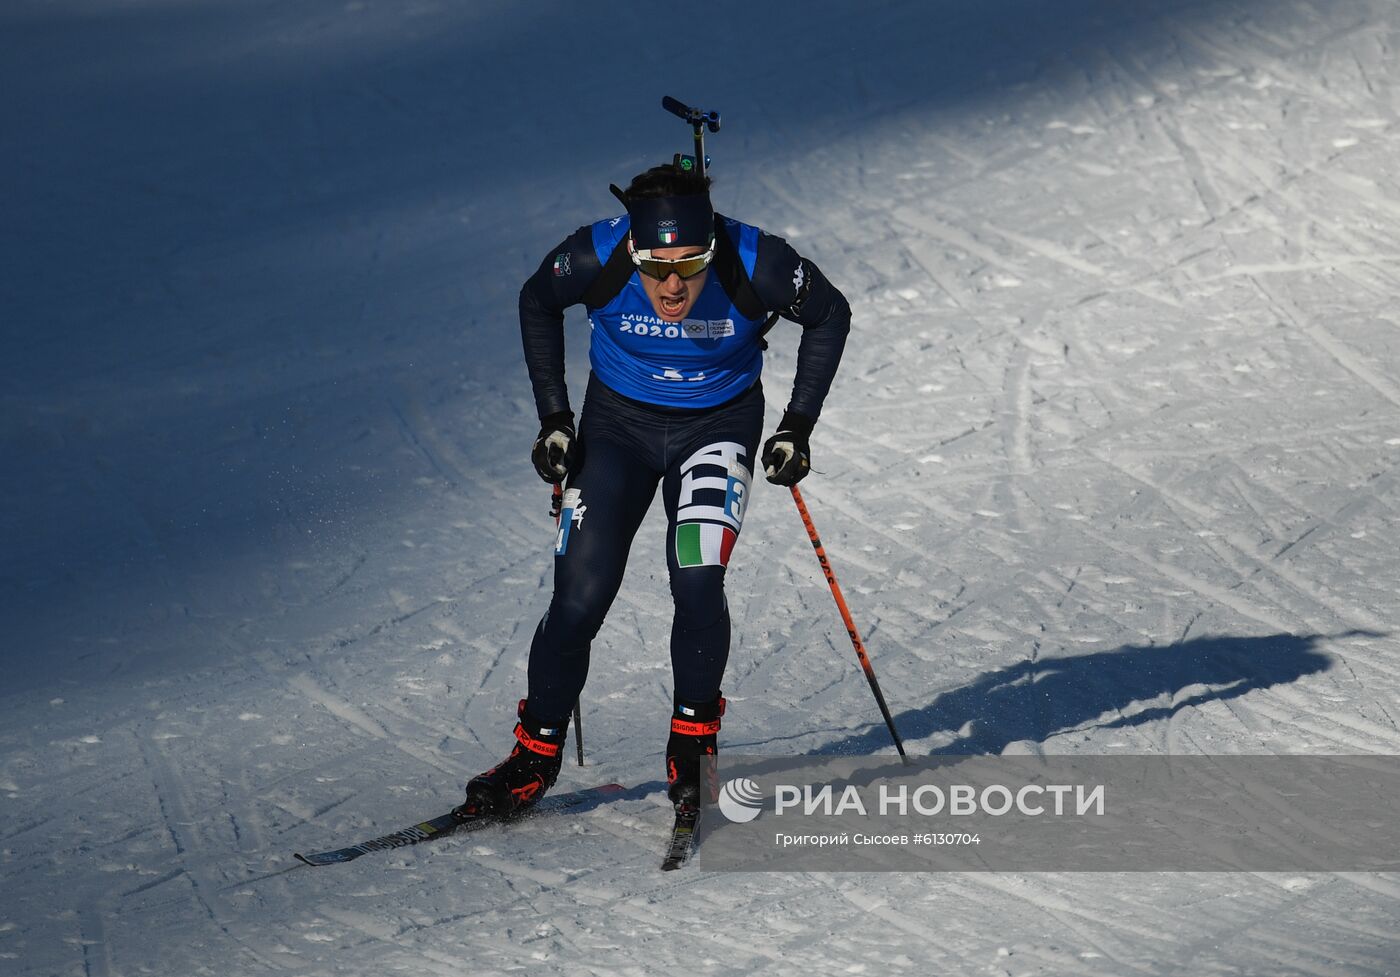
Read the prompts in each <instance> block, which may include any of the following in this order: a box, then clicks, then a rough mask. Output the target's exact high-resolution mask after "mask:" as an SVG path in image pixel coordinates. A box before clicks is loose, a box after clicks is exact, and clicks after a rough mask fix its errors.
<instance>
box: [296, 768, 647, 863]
mask: <svg viewBox="0 0 1400 977" xmlns="http://www.w3.org/2000/svg"><path fill="white" fill-rule="evenodd" d="M624 790H626V788H625V787H623V786H622V785H621V784H601V785H599V786H597V787H589V788H586V789H584V790H578V791H573V792H572V793H568V794H556V795H555V796H553V797H546V798H545V799H544V800H542V801H540V803H539V804H538V805H536V806H535V807H534V808H532V809H530V810H529V811H527V812H525V813H524V814H519V815H515V816H513V817H512V816H508V815H507V816H502V815H496V814H470V813H464V812H462V810H461V809H460V808H454V809H453V810H451V811H449V812H448V813H446V814H442V815H439V816H438V817H435V818H431V819H429V820H427V821H422V822H420V823H418V824H414V825H410V826H409V827H407V828H401V829H399V830H398V831H391V832H390V833H389V834H386V835H380V836H379V837H378V838H372V839H370V840H369V841H362V842H360V843H359V844H358V845H351V846H349V847H348V848H336V849H332V850H331V851H321V852H312V853H311V854H310V855H303V854H302V853H301V852H294V853H293V854H295V855H296V857H297V858H298V859H299V860H300V861H301V862H302V863H303V864H306V865H313V866H314V865H338V864H340V863H341V862H353V861H354V860H355V859H357V858H359V857H360V856H361V855H368V854H369V853H370V852H375V851H389V850H390V849H393V848H404V847H406V846H408V845H416V844H418V843H419V842H422V841H430V840H432V839H434V838H443V837H446V836H447V835H450V834H458V833H461V832H466V831H477V830H479V829H481V828H488V827H490V826H491V825H493V824H514V823H515V822H517V821H528V820H531V819H532V818H536V817H539V816H541V815H545V814H550V813H555V812H561V811H568V810H574V809H577V808H579V807H582V806H583V805H586V804H590V803H591V804H596V803H598V801H599V800H600V799H602V798H604V797H607V796H610V795H612V794H617V793H620V792H622V791H624Z"/></svg>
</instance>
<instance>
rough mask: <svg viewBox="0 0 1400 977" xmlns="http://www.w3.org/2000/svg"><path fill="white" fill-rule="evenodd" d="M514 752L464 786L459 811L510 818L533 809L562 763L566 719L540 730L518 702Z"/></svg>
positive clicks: (552, 781) (567, 726) (552, 782)
mask: <svg viewBox="0 0 1400 977" xmlns="http://www.w3.org/2000/svg"><path fill="white" fill-rule="evenodd" d="M516 711H517V712H518V713H519V715H520V721H519V722H518V723H516V724H515V738H516V740H517V741H518V742H517V743H516V744H515V748H514V749H512V750H511V751H510V756H508V757H506V758H505V759H504V760H503V761H501V762H500V763H499V764H497V765H496V766H494V767H492V768H491V769H490V770H488V771H486V772H485V773H483V774H481V775H480V776H477V777H473V778H472V779H471V781H470V782H469V783H468V784H467V800H466V803H464V804H463V805H462V806H461V807H460V808H458V810H459V811H462V812H464V813H468V814H486V815H491V816H493V817H513V816H515V815H517V814H523V813H524V812H525V811H527V810H529V809H530V808H531V807H533V806H534V805H535V804H536V803H537V802H538V801H539V799H540V798H541V797H543V796H544V794H545V791H547V790H549V788H551V787H553V786H554V781H555V780H556V779H557V778H558V776H559V768H560V767H561V766H563V763H564V737H565V736H566V735H567V734H568V732H569V721H568V719H567V718H566V719H565V720H564V721H563V722H562V723H561V724H559V725H558V726H544V725H542V724H541V723H540V722H539V721H538V720H536V719H535V718H534V717H533V716H531V715H530V713H529V712H528V711H527V710H526V708H525V700H524V699H521V700H520V705H519V707H518V708H517V710H516Z"/></svg>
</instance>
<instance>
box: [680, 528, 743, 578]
mask: <svg viewBox="0 0 1400 977" xmlns="http://www.w3.org/2000/svg"><path fill="white" fill-rule="evenodd" d="M738 538H739V536H738V534H737V533H735V532H734V530H732V529H730V528H729V527H728V526H720V525H717V524H715V523H711V522H685V523H681V524H680V525H679V526H677V527H676V562H677V563H678V564H680V565H681V566H683V567H727V566H729V554H730V553H732V552H734V541H735V540H737V539H738Z"/></svg>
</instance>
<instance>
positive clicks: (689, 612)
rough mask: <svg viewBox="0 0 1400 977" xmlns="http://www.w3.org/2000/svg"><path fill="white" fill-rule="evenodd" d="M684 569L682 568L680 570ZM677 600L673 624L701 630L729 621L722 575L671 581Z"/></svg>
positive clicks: (688, 629)
mask: <svg viewBox="0 0 1400 977" xmlns="http://www.w3.org/2000/svg"><path fill="white" fill-rule="evenodd" d="M682 572H684V571H682ZM671 596H672V597H673V598H674V599H675V603H676V626H677V627H680V628H683V629H685V630H687V631H700V630H703V629H705V628H710V627H714V626H715V625H716V624H720V623H722V622H725V621H728V620H729V604H728V602H727V601H726V600H725V597H724V578H723V577H715V578H714V579H713V580H711V581H705V582H702V581H699V580H695V579H690V580H686V579H682V580H679V581H678V580H674V579H673V580H672V581H671Z"/></svg>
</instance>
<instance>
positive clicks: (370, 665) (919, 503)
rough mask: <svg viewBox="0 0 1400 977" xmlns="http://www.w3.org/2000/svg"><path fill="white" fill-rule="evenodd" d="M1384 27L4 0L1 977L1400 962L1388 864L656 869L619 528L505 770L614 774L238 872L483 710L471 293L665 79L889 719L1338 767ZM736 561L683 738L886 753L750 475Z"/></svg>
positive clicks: (646, 742) (488, 582)
mask: <svg viewBox="0 0 1400 977" xmlns="http://www.w3.org/2000/svg"><path fill="white" fill-rule="evenodd" d="M1397 42H1400V10H1397V7H1396V5H1395V4H1394V3H1392V2H1383V0H1293V2H1262V0H1260V2H1243V0H1218V2H1216V0H1161V2H1153V3H1148V2H1137V3H1122V2H1110V0H1102V2H1094V0H1056V2H1047V0H1002V2H980V3H979V2H971V0H964V2H951V0H938V2H931V0H930V2H914V0H904V2H883V3H874V2H872V3H867V4H862V5H855V4H844V3H834V2H825V3H822V2H818V3H805V4H790V3H788V4H780V3H775V4H756V3H740V2H737V0H716V2H711V3H707V4H703V5H700V6H693V5H692V6H684V5H663V6H660V7H657V6H652V7H644V6H639V5H624V4H621V3H616V2H611V3H592V4H583V3H572V4H571V3H561V2H537V3H531V4H511V3H506V2H503V0H495V2H486V0H482V2H477V3H473V4H454V3H449V2H446V0H405V2H398V3H393V2H388V0H351V2H341V3H332V2H329V0H300V2H295V3H287V2H270V0H238V2H233V0H203V2H194V0H107V2H97V0H48V2H39V0H8V2H7V3H6V4H5V5H4V6H3V9H0V113H3V114H0V140H3V152H0V171H3V172H0V214H3V217H2V218H0V249H3V250H2V251H0V259H2V260H0V268H3V275H0V289H2V291H0V316H2V317H3V326H4V338H5V354H4V356H3V358H0V380H2V381H3V383H2V384H0V398H2V399H0V424H2V425H3V426H2V427H0V430H2V431H3V437H4V456H5V463H4V465H3V470H0V532H3V540H4V545H3V551H0V578H3V580H2V581H0V602H2V603H0V612H2V613H3V618H2V619H0V620H2V623H3V628H2V629H0V640H3V648H0V665H3V669H4V676H5V677H4V684H3V689H2V690H0V695H3V698H2V699H0V707H2V708H0V717H2V718H0V893H3V909H0V973H3V974H5V975H50V974H63V975H70V974H82V975H112V977H115V975H136V974H158V975H180V977H190V975H202V974H210V975H217V977H235V975H272V974H278V975H281V974H294V975H308V977H311V975H332V974H350V975H359V974H365V975H371V974H372V975H408V974H413V975H425V974H426V975H437V974H441V975H448V974H452V975H458V974H472V975H486V974H498V973H499V974H503V973H544V974H568V975H572V974H608V975H614V974H657V973H684V974H696V973H699V974H726V975H728V974H735V975H737V974H765V975H773V977H786V975H807V974H903V973H909V974H931V973H932V974H959V975H964V974H965V975H1021V974H1065V975H1069V974H1083V975H1105V977H1107V975H1113V977H1119V975H1134V974H1141V975H1158V974H1192V975H1200V974H1271V975H1292V974H1299V975H1303V974H1306V975H1328V977H1335V975H1355V974H1393V973H1397V972H1400V945H1397V939H1396V930H1397V924H1400V879H1397V878H1395V877H1393V876H1380V875H1325V874H1311V875H1299V876H1290V875H1276V874H1275V875H1268V874H1259V875H1250V874H1204V875H1192V874H1122V875H1078V874H1064V875H1036V874H944V875H830V874H809V875H732V874H731V875H721V874H716V873H707V872H705V871H704V866H703V854H702V858H701V860H700V862H699V863H697V864H696V865H694V866H692V867H690V868H688V869H687V870H685V871H682V872H676V873H668V874H664V875H663V874H661V873H659V872H658V871H657V870H656V866H657V862H658V858H659V852H660V850H661V848H662V847H663V844H664V836H665V833H666V829H667V822H668V820H669V819H668V816H667V811H666V807H665V802H664V798H663V796H662V793H661V786H662V785H661V782H660V781H661V769H660V767H661V764H660V758H659V755H658V754H659V751H660V750H661V748H662V746H663V743H664V737H665V724H666V719H667V715H668V708H669V707H668V702H669V691H670V685H669V671H668V669H669V666H668V664H667V655H666V650H665V649H666V639H667V629H668V624H669V619H668V598H667V592H666V581H665V572H664V563H663V560H662V557H661V534H662V528H663V523H662V521H661V520H660V519H659V518H656V516H657V514H656V513H653V518H652V519H650V521H649V522H648V523H647V524H646V525H645V526H644V527H643V530H642V533H641V535H640V536H639V539H638V543H637V546H636V548H635V552H634V559H633V563H632V567H631V569H630V571H629V574H628V577H627V580H626V582H625V584H624V587H623V592H622V594H621V596H620V597H619V599H618V602H617V604H616V606H615V608H614V610H613V612H612V614H611V617H610V618H609V620H608V623H607V625H606V626H605V628H604V630H603V633H602V634H601V636H600V637H599V639H598V641H597V643H596V645H595V649H594V667H593V674H592V681H591V683H590V685H589V687H588V690H587V692H586V696H585V734H586V740H587V745H588V747H589V751H590V757H591V760H590V766H588V767H586V768H584V769H579V768H577V767H575V766H573V765H572V764H569V765H566V766H565V768H564V774H563V778H562V783H561V787H560V789H561V790H563V789H566V788H570V787H578V786H584V785H589V784H593V783H598V782H602V781H607V780H614V779H615V780H618V781H621V782H623V783H625V784H627V785H629V787H631V788H632V789H631V790H630V791H629V792H628V793H627V794H625V795H624V796H623V797H622V798H620V799H618V800H616V801H612V802H610V803H606V804H602V805H600V806H598V807H597V808H596V809H594V810H591V811H587V812H584V813H580V814H577V815H569V816H567V817H562V818H557V819H554V820H552V821H540V822H536V823H535V824H533V825H530V826H529V827H528V828H527V827H525V826H521V828H520V829H519V830H512V831H505V830H494V831H490V832H486V833H482V834H477V835H473V836H471V837H470V838H464V839H461V840H447V841H444V842H441V843H438V844H434V845H430V846H424V847H422V848H415V849H407V850H403V851H398V852H391V853H385V854H380V855H375V856H373V857H370V858H366V859H363V860H361V861H359V862H357V863H355V864H354V865H353V866H338V867H333V868H326V869H316V870H312V869H298V870H297V871H294V872H288V873H286V874H274V873H278V872H279V871H280V870H281V869H284V868H287V867H288V866H290V865H292V864H293V863H292V862H291V860H290V853H291V852H292V851H293V850H295V849H306V848H317V847H326V846H330V845H334V844H338V843H344V842H349V841H353V840H359V839H360V838H362V837H364V836H366V835H371V834H375V833H378V832H380V831H384V830H391V829H393V828H397V827H400V826H402V825H403V824H404V823H406V822H411V821H413V820H416V819H419V818H422V817H426V816H429V815H432V814H436V813H439V812H440V811H441V810H444V809H446V808H447V807H449V806H451V805H452V804H454V803H456V800H457V797H458V795H459V791H460V786H461V784H462V783H463V782H464V780H465V779H466V778H467V777H469V776H470V775H471V774H473V773H475V772H477V771H478V770H480V769H482V768H483V767H484V766H486V765H488V764H490V763H492V762H494V761H495V760H497V759H499V757H500V756H501V755H503V754H504V752H505V750H506V748H507V746H508V744H509V729H510V722H511V711H512V708H513V704H514V702H515V700H516V699H517V698H518V697H519V696H520V695H521V694H523V690H524V666H525V651H526V647H527V644H528V638H529V636H530V633H531V631H532V630H533V628H534V626H535V623H536V621H537V619H538V617H539V615H540V614H541V612H542V611H543V609H544V607H545V606H546V604H547V601H548V594H549V574H550V559H549V551H548V546H549V542H550V540H551V539H552V529H551V525H550V522H549V519H548V517H547V515H546V508H547V496H548V492H547V490H546V489H545V488H544V487H543V486H542V485H541V483H539V482H538V480H537V479H536V478H535V476H534V475H533V473H532V471H531V469H530V466H529V463H528V459H527V457H526V455H527V447H528V443H529V440H530V438H531V437H532V435H533V433H534V430H535V419H534V413H533V403H532V401H531V398H530V393H529V388H528V383H527V381H526V377H525V372H524V368H523V364H522V362H521V356H520V352H519V348H518V334H517V329H516V321H515V295H516V291H517V289H518V287H519V284H520V282H521V281H522V280H523V279H524V278H525V276H526V275H527V274H528V273H529V272H530V271H531V270H533V268H534V267H535V265H536V264H537V263H538V261H539V260H540V258H541V257H542V256H543V255H544V254H545V253H546V252H547V251H548V249H549V248H550V247H551V246H552V245H553V244H554V243H555V242H556V241H558V240H559V239H560V238H562V237H563V236H564V235H565V234H566V233H567V232H569V231H571V230H572V229H573V228H574V227H576V226H578V225H580V224H583V223H586V222H589V221H591V220H594V219H597V218H599V217H602V216H607V215H609V214H611V213H613V212H614V211H615V209H616V205H615V203H614V202H613V201H612V199H611V197H610V196H609V195H608V193H607V190H606V187H607V184H608V183H609V182H610V181H618V182H622V181H625V180H626V179H627V178H628V177H629V176H630V175H631V174H632V173H633V172H636V171H637V170H639V169H641V168H643V167H645V166H646V165H649V164H651V163H654V162H656V161H659V160H661V159H665V158H667V157H668V156H669V154H670V153H671V152H674V151H678V150H683V149H685V148H686V145H687V140H688V136H687V133H686V131H685V129H684V127H683V126H681V125H680V124H679V123H678V122H677V121H676V120H675V119H673V118H671V117H669V116H667V115H665V114H664V113H662V112H661V111H660V109H659V108H658V107H657V102H658V100H659V98H660V96H661V95H662V94H668V93H669V94H674V95H676V96H678V97H680V98H682V99H686V100H689V101H693V102H698V103H701V104H702V105H703V106H705V107H711V106H713V107H716V108H719V109H721V110H722V111H723V113H724V129H723V130H722V132H721V133H720V134H718V135H717V136H714V137H711V140H710V150H711V153H712V154H713V156H714V157H715V161H716V164H715V165H716V175H717V177H718V179H719V183H718V185H717V188H716V193H715V196H716V199H717V202H718V205H719V206H720V207H721V209H723V210H724V211H726V212H728V213H731V214H734V215H736V216H739V217H742V218H743V219H746V220H749V221H753V222H755V223H759V224H761V225H763V226H765V227H767V228H769V229H770V230H772V231H774V232H776V233H780V234H784V235H786V236H787V237H789V238H790V239H791V240H792V242H793V243H794V244H795V245H796V246H797V247H798V248H799V249H800V250H802V251H803V252H804V253H806V254H808V255H809V256H811V257H812V258H814V259H815V260H816V261H817V262H818V263H819V264H820V265H821V266H822V267H823V269H824V270H825V271H826V272H827V274H828V275H829V277H831V278H832V279H833V280H834V281H836V282H837V283H838V284H839V285H840V286H841V287H842V288H843V289H844V290H845V291H846V293H847V295H848V296H849V297H850V298H851V301H852V305H853V307H854V309H855V322H854V333H853V337H852V341H851V343H850V346H849V348H848V351H847V355H846V360H845V363H844V364H843V368H842V372H841V375H840V377H839V378H838V382H837V385H836V388H835V390H834V391H833V393H832V395H831V397H830V399H829V401H828V406H827V410H826V413H825V414H824V416H823V419H822V423H821V424H820V426H819V427H818V430H817V433H816V435H815V440H814V461H815V463H816V465H817V467H818V469H819V470H820V474H818V475H816V476H814V477H812V478H811V479H809V480H808V481H807V482H806V483H804V490H805V492H806V495H807V499H808V503H809V505H810V506H811V508H812V510H813V515H814V518H815V519H816V521H817V524H818V528H819V529H820V531H821V532H822V534H823V537H824V539H825V542H826V544H827V548H828V551H829V552H830V554H831V557H832V560H833V562H834V564H835V567H836V570H837V573H838V574H839V576H840V578H841V581H842V583H843V585H844V587H845V590H846V594H847V597H848V599H849V601H850V603H851V605H852V608H853V611H854V613H855V615H856V618H857V621H858V623H859V624H860V626H861V628H862V630H863V632H864V634H865V636H866V639H867V643H868V645H869V647H870V649H871V653H872V656H873V659H874V662H875V666H876V668H877V670H878V673H879V676H880V679H881V681H882V683H883V685H884V688H885V691H886V694H887V696H888V698H889V699H890V702H891V706H892V708H893V710H894V712H895V713H896V716H897V719H898V722H899V724H900V726H901V728H902V730H903V731H904V734H905V736H906V737H907V739H908V740H909V742H910V746H911V748H912V749H913V750H914V751H916V752H926V753H927V752H933V753H939V752H991V753H998V752H1002V751H1012V752H1025V751H1027V750H1031V751H1036V750H1043V751H1045V752H1047V753H1087V754H1116V753H1128V754H1131V753H1384V754H1389V753H1396V752H1400V728H1397V722H1396V714H1397V691H1400V672H1397V666H1396V660H1395V658H1393V657H1392V656H1394V655H1396V653H1397V652H1398V651H1400V639H1398V638H1397V637H1396V634H1395V632H1396V630H1397V614H1396V611H1395V603H1396V597H1397V589H1400V555H1397V546H1396V540H1397V528H1400V527H1397V520H1398V519H1400V513H1398V512H1397V506H1398V505H1400V485H1397V472H1398V471H1400V468H1397V464H1400V379H1398V378H1397V373H1396V369H1395V365H1396V363H1397V353H1400V311H1397V309H1398V308H1400V307H1398V306H1397V304H1396V301H1395V299H1394V293H1395V291H1396V287H1397V283H1400V275H1397V263H1400V175H1397V174H1400V170H1397V168H1396V166H1395V163H1394V161H1395V160H1396V158H1397V156H1400V127H1398V122H1400V95H1397V92H1400V64H1397V59H1396V57H1395V48H1396V46H1397ZM582 321H583V320H582V317H581V316H580V315H577V314H575V315H574V316H573V317H572V318H571V320H570V333H569V335H570V343H571V345H570V360H569V362H570V370H571V377H572V380H573V385H574V388H575V391H576V395H581V385H582V380H583V377H584V376H585V374H586V363H587V361H586V357H585V347H586V330H585V329H584V328H583V326H582ZM794 332H795V329H794V328H793V327H791V326H789V327H787V329H786V330H784V331H782V332H780V333H779V334H778V336H777V338H776V341H775V343H774V348H773V351H772V352H771V354H770V356H769V363H768V371H767V385H766V386H767V391H768V397H769V399H770V404H769V409H770V419H771V418H774V417H776V412H777V411H780V410H781V408H782V406H783V405H784V403H785V401H786V396H787V385H788V384H789V383H790V380H791V374H792V369H793V358H794V351H795V345H796V344H795V341H794V337H793V333H794ZM736 559H737V565H736V566H734V567H733V568H732V570H731V574H730V588H729V592H730V599H731V605H732V610H733V616H734V619H735V621H736V638H735V647H734V653H733V657H732V660H731V664H730V669H729V675H728V679H727V682H726V686H725V688H726V692H727V694H728V695H729V696H730V700H731V708H730V711H729V714H728V717H727V718H726V724H725V731H724V733H723V742H724V745H725V748H726V749H729V750H743V751H746V752H758V753H820V754H832V753H861V752H874V751H888V749H889V748H888V746H887V737H886V734H885V732H884V729H883V726H882V725H881V724H880V721H879V717H878V714H877V713H876V712H875V709H874V706H873V703H872V701H871V699H870V695H869V692H868V690H867V688H866V685H865V682H864V679H863V677H862V676H861V673H860V671H859V670H858V668H857V667H856V666H855V662H854V659H853V655H852V653H851V650H850V648H849V646H848V643H847V642H846V639H845V637H844V635H843V634H842V632H841V629H840V626H839V622H838V620H837V618H836V614H835V611H834V609H833V607H832V604H831V599H830V596H829V595H828V593H827V590H826V588H825V586H824V584H823V581H822V579H821V576H820V573H819V569H818V567H817V565H816V562H815V561H814V560H813V559H812V553H811V548H810V547H809V546H808V544H807V542H806V539H805V536H804V534H803V532H802V529H801V525H800V523H799V522H798V520H797V517H796V514H795V512H794V511H793V507H792V505H791V504H790V502H789V501H788V499H787V496H786V493H784V492H782V491H781V490H775V489H773V488H771V487H769V486H766V485H763V486H762V487H761V488H760V489H759V491H757V493H756V498H755V504H754V506H753V509H752V511H751V514H750V517H749V519H748V523H747V526H746V530H745V533H744V541H743V543H742V545H741V546H740V548H739V551H738V554H737V558H736ZM1386 813H1389V814H1391V815H1393V814H1394V812H1386ZM264 876H266V877H264Z"/></svg>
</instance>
